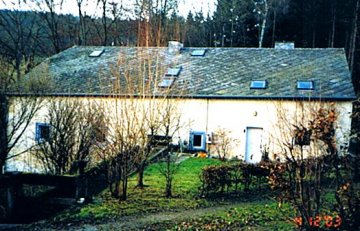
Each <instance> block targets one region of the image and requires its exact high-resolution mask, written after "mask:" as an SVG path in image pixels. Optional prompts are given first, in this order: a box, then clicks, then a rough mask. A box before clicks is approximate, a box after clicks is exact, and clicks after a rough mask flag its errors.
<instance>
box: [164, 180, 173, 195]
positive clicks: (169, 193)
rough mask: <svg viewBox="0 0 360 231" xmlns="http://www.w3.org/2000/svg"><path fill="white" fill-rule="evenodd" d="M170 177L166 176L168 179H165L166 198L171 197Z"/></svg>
mask: <svg viewBox="0 0 360 231" xmlns="http://www.w3.org/2000/svg"><path fill="white" fill-rule="evenodd" d="M171 188H172V178H171V177H168V179H166V191H165V197H166V198H171V197H172V190H171Z"/></svg>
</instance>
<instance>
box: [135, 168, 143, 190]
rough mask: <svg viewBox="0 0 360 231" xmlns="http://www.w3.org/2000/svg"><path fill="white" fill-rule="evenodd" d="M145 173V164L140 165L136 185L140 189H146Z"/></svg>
mask: <svg viewBox="0 0 360 231" xmlns="http://www.w3.org/2000/svg"><path fill="white" fill-rule="evenodd" d="M144 171H145V164H144V163H142V164H140V166H139V167H138V183H137V185H136V187H138V188H144V186H145V185H144Z"/></svg>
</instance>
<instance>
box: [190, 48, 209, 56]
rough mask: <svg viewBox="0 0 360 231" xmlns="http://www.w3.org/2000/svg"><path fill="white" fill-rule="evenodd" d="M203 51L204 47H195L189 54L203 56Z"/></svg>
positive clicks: (204, 50)
mask: <svg viewBox="0 0 360 231" xmlns="http://www.w3.org/2000/svg"><path fill="white" fill-rule="evenodd" d="M205 53H206V49H197V50H193V51H192V52H191V56H204V55H205Z"/></svg>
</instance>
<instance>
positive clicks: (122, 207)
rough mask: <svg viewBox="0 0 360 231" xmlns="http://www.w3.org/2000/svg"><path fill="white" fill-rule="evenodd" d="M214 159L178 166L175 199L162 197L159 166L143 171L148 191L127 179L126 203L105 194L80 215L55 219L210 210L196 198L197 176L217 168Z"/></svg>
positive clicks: (76, 212) (163, 188) (189, 161)
mask: <svg viewBox="0 0 360 231" xmlns="http://www.w3.org/2000/svg"><path fill="white" fill-rule="evenodd" d="M220 163H221V162H219V161H218V160H215V159H199V158H189V159H187V160H185V161H183V162H182V163H181V167H180V168H179V171H178V172H177V174H176V175H175V179H174V184H173V194H174V198H171V199H168V198H165V197H164V191H165V178H164V177H163V176H162V175H161V174H160V172H159V165H158V164H153V165H151V166H149V167H147V168H146V170H145V173H144V183H145V185H146V186H147V187H145V188H144V189H139V188H137V187H136V184H137V176H136V175H135V176H133V177H131V178H130V181H129V187H128V199H127V200H126V201H119V200H118V199H114V198H111V197H110V195H109V193H108V192H107V191H105V192H104V193H103V194H102V195H101V196H100V197H98V198H96V199H95V200H94V202H93V203H91V204H89V205H86V206H85V207H83V208H81V209H80V211H75V214H73V213H74V211H72V212H70V213H65V214H62V216H61V217H58V218H57V219H60V220H67V219H69V217H71V218H72V219H75V220H94V219H95V220H103V219H114V218H117V217H123V216H130V215H136V214H144V213H154V212H160V211H179V210H184V209H195V208H200V207H206V206H210V205H211V204H212V203H211V202H208V201H207V200H205V199H201V198H197V194H198V187H199V186H200V181H199V174H200V172H201V169H202V168H203V167H205V166H209V165H217V164H220Z"/></svg>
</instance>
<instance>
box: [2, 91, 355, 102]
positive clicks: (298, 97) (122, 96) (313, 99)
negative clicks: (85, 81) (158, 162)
mask: <svg viewBox="0 0 360 231" xmlns="http://www.w3.org/2000/svg"><path fill="white" fill-rule="evenodd" d="M6 95H7V96H10V97H79V98H81V97H94V98H131V97H135V98H163V97H167V98H174V99H175V98H177V99H178V98H182V99H229V100H237V99H248V100H274V99H275V100H308V101H353V100H356V99H357V97H356V96H352V97H309V96H308V97H306V96H234V95H175V94H174V95H165V96H164V95H161V94H154V95H127V94H99V93H90V94H85V93H41V94H34V93H7V94H6Z"/></svg>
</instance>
